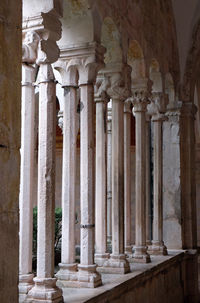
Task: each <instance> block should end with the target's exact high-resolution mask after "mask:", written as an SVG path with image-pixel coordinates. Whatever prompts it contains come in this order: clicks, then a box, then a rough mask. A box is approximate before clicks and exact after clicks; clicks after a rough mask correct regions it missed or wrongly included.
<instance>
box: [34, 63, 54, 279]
mask: <svg viewBox="0 0 200 303" xmlns="http://www.w3.org/2000/svg"><path fill="white" fill-rule="evenodd" d="M39 81H40V83H39V146H38V236H37V237H38V251H37V276H38V277H40V278H50V277H53V275H54V222H55V220H54V216H55V210H54V209H55V132H56V129H55V127H56V123H55V121H56V92H55V83H54V76H53V71H52V67H51V65H50V64H43V65H41V66H40V71H39Z"/></svg>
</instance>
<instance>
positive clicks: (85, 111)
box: [78, 63, 102, 287]
mask: <svg viewBox="0 0 200 303" xmlns="http://www.w3.org/2000/svg"><path fill="white" fill-rule="evenodd" d="M96 69H97V64H96V63H94V64H90V65H82V66H80V67H79V87H80V103H81V112H80V134H81V142H80V161H81V189H80V191H81V197H80V200H81V201H80V208H81V224H80V228H81V235H80V242H81V243H80V245H81V255H80V264H79V265H78V271H79V273H78V280H79V283H80V286H82V287H97V286H99V285H101V283H102V282H101V276H100V275H99V274H98V273H97V271H96V266H97V265H96V264H95V263H94V236H95V224H94V223H95V222H94V215H95V195H94V186H95V176H94V164H95V162H94V149H95V146H94V144H95V143H94V125H95V124H94V84H93V83H94V82H95V80H96Z"/></svg>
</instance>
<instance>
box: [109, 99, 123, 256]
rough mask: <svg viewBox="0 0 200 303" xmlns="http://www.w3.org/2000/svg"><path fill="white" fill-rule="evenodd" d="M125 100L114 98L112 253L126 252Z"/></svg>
mask: <svg viewBox="0 0 200 303" xmlns="http://www.w3.org/2000/svg"><path fill="white" fill-rule="evenodd" d="M123 106H124V105H123V102H121V101H120V100H118V99H113V100H112V130H113V131H112V254H113V255H120V254H124V178H123V175H124V145H123V144H122V142H123V141H124V140H123V138H124V121H123V120H124V119H123V110H124V108H123Z"/></svg>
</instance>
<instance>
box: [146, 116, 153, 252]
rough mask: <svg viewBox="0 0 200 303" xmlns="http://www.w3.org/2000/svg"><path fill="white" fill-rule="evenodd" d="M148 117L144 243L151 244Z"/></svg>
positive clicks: (147, 127) (148, 127)
mask: <svg viewBox="0 0 200 303" xmlns="http://www.w3.org/2000/svg"><path fill="white" fill-rule="evenodd" d="M150 148H151V147H150V117H149V115H148V114H146V238H147V241H146V245H147V246H149V245H151V231H152V227H151V189H150V186H151V178H150V161H151V159H150Z"/></svg>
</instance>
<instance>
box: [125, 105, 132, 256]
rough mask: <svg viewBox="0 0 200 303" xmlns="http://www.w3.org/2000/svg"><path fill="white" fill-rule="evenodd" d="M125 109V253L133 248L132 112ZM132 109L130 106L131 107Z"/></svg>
mask: <svg viewBox="0 0 200 303" xmlns="http://www.w3.org/2000/svg"><path fill="white" fill-rule="evenodd" d="M126 106H128V105H125V108H124V205H125V252H126V253H127V254H130V253H131V252H132V248H131V170H130V169H131V151H130V148H131V110H130V109H129V110H127V109H126ZM129 107H130V105H129Z"/></svg>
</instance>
